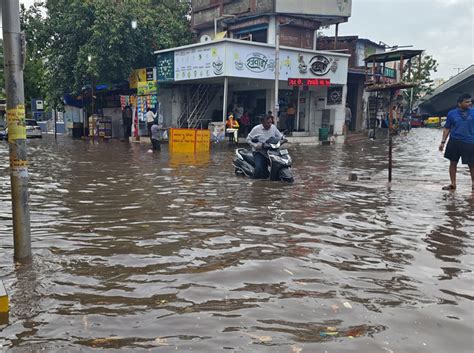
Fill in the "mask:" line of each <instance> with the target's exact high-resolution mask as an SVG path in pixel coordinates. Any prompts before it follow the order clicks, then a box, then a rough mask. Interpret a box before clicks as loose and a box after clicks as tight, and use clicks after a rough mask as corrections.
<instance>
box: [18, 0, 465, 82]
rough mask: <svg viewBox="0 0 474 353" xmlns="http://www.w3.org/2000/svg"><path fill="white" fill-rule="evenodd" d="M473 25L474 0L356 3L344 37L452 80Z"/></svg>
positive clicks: (343, 28)
mask: <svg viewBox="0 0 474 353" xmlns="http://www.w3.org/2000/svg"><path fill="white" fill-rule="evenodd" d="M296 1H297V0H296ZM20 2H21V3H24V4H25V5H26V6H29V5H31V4H32V3H33V0H20ZM473 23H474V0H353V1H352V17H351V18H350V19H349V22H348V23H345V24H343V25H341V26H340V34H341V35H358V36H359V37H361V38H366V39H370V40H372V41H374V42H376V43H378V42H379V41H382V42H384V43H386V44H389V45H400V46H401V45H413V46H414V49H425V50H426V53H427V54H430V55H433V56H434V58H435V59H436V60H438V62H439V69H438V72H436V73H434V74H433V77H434V78H445V79H448V78H449V77H451V76H453V75H455V74H456V73H457V72H458V68H463V69H464V68H467V67H468V66H469V65H471V64H473V63H474V34H473V33H474V24H473ZM333 34H334V29H332V30H331V31H330V32H329V33H328V35H333Z"/></svg>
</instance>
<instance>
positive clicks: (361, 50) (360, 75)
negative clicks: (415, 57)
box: [317, 36, 395, 131]
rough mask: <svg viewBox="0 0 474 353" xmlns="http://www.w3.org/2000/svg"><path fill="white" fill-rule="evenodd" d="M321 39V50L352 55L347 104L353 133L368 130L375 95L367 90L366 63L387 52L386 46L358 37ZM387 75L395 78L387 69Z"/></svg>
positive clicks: (319, 46)
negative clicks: (370, 101)
mask: <svg viewBox="0 0 474 353" xmlns="http://www.w3.org/2000/svg"><path fill="white" fill-rule="evenodd" d="M334 43H335V38H334V37H321V38H318V39H317V48H318V49H320V50H331V49H332V50H334V49H335V50H338V51H340V52H343V53H348V54H350V58H349V68H348V76H347V103H348V104H349V107H350V108H351V111H352V121H351V124H350V127H349V129H350V130H351V131H362V130H365V129H367V128H368V109H369V100H370V98H369V97H371V96H373V95H374V93H368V92H366V90H365V61H364V59H365V58H366V57H368V56H370V55H372V54H378V53H383V52H385V46H384V45H381V44H377V43H375V42H373V41H371V40H368V39H363V38H359V37H358V36H344V37H339V38H338V39H337V42H336V44H334ZM386 71H387V74H389V75H392V76H394V75H395V71H393V70H392V69H391V68H386Z"/></svg>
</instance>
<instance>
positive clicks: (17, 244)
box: [1, 0, 31, 262]
mask: <svg viewBox="0 0 474 353" xmlns="http://www.w3.org/2000/svg"><path fill="white" fill-rule="evenodd" d="M18 1H19V0H1V5H2V21H3V52H4V62H5V84H6V93H7V126H8V145H9V149H10V181H11V193H12V218H13V244H14V258H15V260H16V261H21V262H27V261H29V260H30V259H31V235H30V209H29V194H28V179H29V176H28V160H27V153H26V126H25V93H24V86H23V63H24V55H25V52H24V37H23V36H22V34H21V31H20V12H19V8H20V6H19V2H18Z"/></svg>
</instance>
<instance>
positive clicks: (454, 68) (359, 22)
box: [328, 0, 474, 79]
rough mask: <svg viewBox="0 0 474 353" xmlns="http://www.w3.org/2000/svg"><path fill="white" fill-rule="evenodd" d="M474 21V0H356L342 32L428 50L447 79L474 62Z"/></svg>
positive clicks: (435, 75)
mask: <svg viewBox="0 0 474 353" xmlns="http://www.w3.org/2000/svg"><path fill="white" fill-rule="evenodd" d="M473 23H474V0H396V1H395V0H353V1H352V17H351V18H350V19H349V22H348V23H345V24H343V25H340V26H339V33H340V34H341V35H358V36H359V37H360V38H366V39H370V40H372V41H374V42H376V43H378V42H379V41H382V42H384V43H386V44H388V45H400V46H401V45H413V48H414V49H425V50H426V53H427V54H429V55H433V56H434V58H435V59H436V60H438V62H439V69H438V72H436V73H433V77H434V78H445V79H447V78H449V77H451V76H453V75H455V74H457V73H458V68H467V67H468V66H469V65H472V64H473V63H474V34H473V33H474V25H473ZM329 34H330V35H334V29H332V31H330V33H328V35H329Z"/></svg>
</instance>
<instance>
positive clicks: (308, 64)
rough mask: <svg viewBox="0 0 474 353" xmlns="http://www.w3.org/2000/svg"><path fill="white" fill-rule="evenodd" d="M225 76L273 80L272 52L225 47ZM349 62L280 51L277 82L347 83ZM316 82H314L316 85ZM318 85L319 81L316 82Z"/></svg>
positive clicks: (242, 46) (234, 45)
mask: <svg viewBox="0 0 474 353" xmlns="http://www.w3.org/2000/svg"><path fill="white" fill-rule="evenodd" d="M227 45H228V46H229V47H228V48H227V49H226V54H227V56H226V62H225V72H226V75H227V76H230V77H242V78H258V79H268V80H274V79H275V48H272V47H268V46H255V45H249V44H241V43H235V42H232V43H227ZM347 63H348V58H347V57H345V56H340V55H332V54H329V53H321V52H308V51H298V50H290V49H286V48H284V49H281V50H280V80H282V81H283V80H284V81H286V80H288V79H290V78H294V77H297V78H301V79H303V78H304V79H321V78H324V79H329V80H330V82H331V83H334V84H345V83H346V82H347ZM315 82H316V81H315ZM317 82H318V83H319V81H317Z"/></svg>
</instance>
